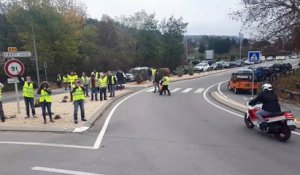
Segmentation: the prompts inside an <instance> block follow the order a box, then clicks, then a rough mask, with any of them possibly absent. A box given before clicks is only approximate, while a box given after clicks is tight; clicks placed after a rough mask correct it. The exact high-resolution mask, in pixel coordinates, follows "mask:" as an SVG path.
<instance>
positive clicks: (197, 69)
mask: <svg viewBox="0 0 300 175" xmlns="http://www.w3.org/2000/svg"><path fill="white" fill-rule="evenodd" d="M208 70H210V66H209V64H208V63H199V64H197V65H196V66H195V67H194V71H195V72H202V71H208Z"/></svg>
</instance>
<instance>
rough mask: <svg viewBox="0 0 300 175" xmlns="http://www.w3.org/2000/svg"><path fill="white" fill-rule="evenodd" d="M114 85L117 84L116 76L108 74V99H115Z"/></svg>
mask: <svg viewBox="0 0 300 175" xmlns="http://www.w3.org/2000/svg"><path fill="white" fill-rule="evenodd" d="M116 84H117V78H116V76H115V75H114V74H113V73H111V72H108V89H109V93H110V95H109V97H115V91H116Z"/></svg>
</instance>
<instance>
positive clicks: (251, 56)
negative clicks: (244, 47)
mask: <svg viewBox="0 0 300 175" xmlns="http://www.w3.org/2000/svg"><path fill="white" fill-rule="evenodd" d="M248 60H249V62H259V60H260V51H249V52H248Z"/></svg>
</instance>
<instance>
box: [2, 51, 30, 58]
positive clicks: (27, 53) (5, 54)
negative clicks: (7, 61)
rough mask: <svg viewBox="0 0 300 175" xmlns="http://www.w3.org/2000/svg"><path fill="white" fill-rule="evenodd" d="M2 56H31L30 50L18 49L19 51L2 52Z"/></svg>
mask: <svg viewBox="0 0 300 175" xmlns="http://www.w3.org/2000/svg"><path fill="white" fill-rule="evenodd" d="M3 57H4V58H22V57H31V52H29V51H20V52H3Z"/></svg>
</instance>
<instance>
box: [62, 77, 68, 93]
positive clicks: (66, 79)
mask: <svg viewBox="0 0 300 175" xmlns="http://www.w3.org/2000/svg"><path fill="white" fill-rule="evenodd" d="M68 76H69V75H68V74H67V75H64V76H63V82H64V87H65V90H67V88H68Z"/></svg>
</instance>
